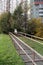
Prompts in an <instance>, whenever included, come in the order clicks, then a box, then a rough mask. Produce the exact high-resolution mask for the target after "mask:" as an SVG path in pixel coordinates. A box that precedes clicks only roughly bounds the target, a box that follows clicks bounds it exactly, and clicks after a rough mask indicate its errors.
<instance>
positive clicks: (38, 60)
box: [10, 33, 43, 65]
mask: <svg viewBox="0 0 43 65" xmlns="http://www.w3.org/2000/svg"><path fill="white" fill-rule="evenodd" d="M10 36H11V38H12V40H13V42H14V46H15V47H16V50H17V51H18V53H19V55H20V56H21V58H22V59H23V62H25V65H43V56H41V55H40V54H39V53H37V52H36V51H35V50H33V49H32V48H31V47H29V46H28V45H27V44H25V43H24V42H23V41H21V40H20V39H19V38H18V37H16V36H15V35H13V34H12V33H10Z"/></svg>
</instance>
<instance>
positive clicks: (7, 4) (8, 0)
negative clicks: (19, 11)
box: [6, 0, 10, 12]
mask: <svg viewBox="0 0 43 65" xmlns="http://www.w3.org/2000/svg"><path fill="white" fill-rule="evenodd" d="M6 11H7V12H10V0H7V3H6Z"/></svg>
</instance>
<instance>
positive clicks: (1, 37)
mask: <svg viewBox="0 0 43 65" xmlns="http://www.w3.org/2000/svg"><path fill="white" fill-rule="evenodd" d="M0 65H24V63H23V61H22V60H21V58H20V56H19V55H18V53H17V51H16V49H15V48H14V45H13V44H12V41H11V38H10V37H9V35H5V34H0Z"/></svg>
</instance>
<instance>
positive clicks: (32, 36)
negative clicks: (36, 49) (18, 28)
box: [19, 32, 43, 41]
mask: <svg viewBox="0 0 43 65" xmlns="http://www.w3.org/2000/svg"><path fill="white" fill-rule="evenodd" d="M19 34H24V35H25V36H30V37H31V38H36V39H40V40H42V41H43V38H41V37H37V36H34V35H30V34H27V33H23V32H19Z"/></svg>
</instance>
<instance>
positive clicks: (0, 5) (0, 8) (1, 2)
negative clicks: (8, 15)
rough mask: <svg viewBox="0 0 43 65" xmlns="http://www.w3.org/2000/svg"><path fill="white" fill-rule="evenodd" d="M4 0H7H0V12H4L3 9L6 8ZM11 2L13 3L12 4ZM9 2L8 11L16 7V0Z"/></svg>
mask: <svg viewBox="0 0 43 65" xmlns="http://www.w3.org/2000/svg"><path fill="white" fill-rule="evenodd" d="M6 1H7V0H0V13H2V12H4V11H5V10H6ZM20 1H21V0H18V3H20ZM29 2H30V0H28V3H29ZM12 3H13V4H12ZM10 4H11V6H10V7H11V9H10V11H11V12H13V11H14V9H15V8H16V5H17V3H16V0H11V2H10Z"/></svg>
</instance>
